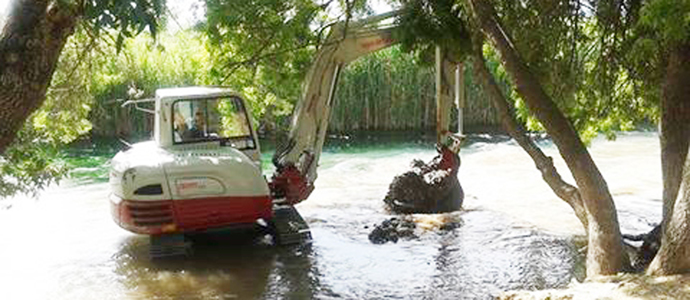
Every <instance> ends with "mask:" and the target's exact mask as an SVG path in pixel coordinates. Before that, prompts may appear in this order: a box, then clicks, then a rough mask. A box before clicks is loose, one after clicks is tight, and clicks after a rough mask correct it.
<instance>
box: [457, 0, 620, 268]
mask: <svg viewBox="0 0 690 300" xmlns="http://www.w3.org/2000/svg"><path fill="white" fill-rule="evenodd" d="M470 4H471V7H472V9H473V11H474V14H475V15H476V17H477V19H478V20H477V21H478V24H479V26H480V27H481V29H482V31H483V32H484V33H485V34H486V35H487V36H488V37H490V38H491V40H492V41H493V44H494V46H495V47H496V49H498V51H499V53H500V54H501V58H502V63H503V66H504V67H505V68H506V70H507V71H508V73H509V74H510V75H511V77H512V78H513V81H514V84H515V86H516V89H517V91H518V93H520V95H521V96H522V97H523V99H524V100H525V103H526V104H527V107H528V108H529V109H530V111H531V112H532V113H533V114H534V115H535V116H536V117H537V119H538V120H539V121H540V122H541V123H542V124H543V125H544V127H545V128H546V131H547V133H548V134H549V135H550V136H551V138H552V139H553V141H554V143H555V144H556V146H557V147H558V150H559V152H560V154H561V156H562V157H563V159H564V160H565V162H566V164H567V165H568V168H569V169H570V171H571V173H572V174H573V177H574V178H575V182H576V183H577V186H578V187H579V190H580V195H581V197H582V200H583V203H584V207H585V211H586V213H587V216H588V226H589V227H588V230H587V233H588V234H587V236H588V248H587V276H593V275H609V274H615V273H617V272H618V271H620V270H621V269H622V268H623V257H624V256H623V252H622V250H623V244H622V239H621V234H620V228H619V226H618V216H617V213H616V207H615V205H614V203H613V200H612V198H611V194H610V193H609V190H608V186H607V185H606V181H605V180H604V178H603V176H602V175H601V173H600V172H599V169H598V168H597V166H596V165H595V164H594V161H593V160H592V158H591V156H590V155H589V152H588V151H587V148H586V147H585V145H584V144H583V143H582V141H581V140H580V138H579V136H578V134H577V132H576V131H575V129H574V128H573V127H572V125H571V124H570V122H569V121H568V119H567V118H566V117H565V115H563V113H562V112H561V111H560V110H559V109H558V107H557V106H556V104H555V103H554V102H553V100H552V99H551V98H550V97H549V96H548V95H547V94H546V92H545V91H544V89H543V88H542V86H541V84H540V83H539V80H537V78H535V76H534V75H533V74H532V72H531V71H530V70H529V69H528V67H527V65H526V64H525V63H524V62H523V61H522V59H521V58H520V55H519V54H518V53H517V50H516V49H515V48H514V46H513V43H512V41H511V40H510V38H509V37H508V36H507V34H506V32H505V31H504V30H503V28H501V26H500V24H499V21H498V19H497V17H496V13H495V11H494V9H493V7H492V6H491V3H489V2H488V1H487V0H471V1H470Z"/></svg>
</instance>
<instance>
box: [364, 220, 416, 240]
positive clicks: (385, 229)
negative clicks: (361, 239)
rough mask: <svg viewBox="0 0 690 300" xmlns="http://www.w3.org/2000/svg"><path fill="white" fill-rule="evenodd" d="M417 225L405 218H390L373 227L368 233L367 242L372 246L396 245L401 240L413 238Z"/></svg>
mask: <svg viewBox="0 0 690 300" xmlns="http://www.w3.org/2000/svg"><path fill="white" fill-rule="evenodd" d="M416 227H417V224H415V223H414V221H413V220H410V219H406V218H391V219H388V220H385V221H383V222H381V224H379V225H376V226H374V230H372V231H371V233H369V241H370V242H372V243H374V244H385V243H387V242H393V243H397V242H398V240H399V239H401V238H408V239H409V238H414V237H416V235H415V234H414V230H415V228H416Z"/></svg>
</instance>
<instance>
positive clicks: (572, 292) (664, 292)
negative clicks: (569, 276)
mask: <svg viewBox="0 0 690 300" xmlns="http://www.w3.org/2000/svg"><path fill="white" fill-rule="evenodd" d="M498 299H500V300H590V299H597V300H599V299H601V300H604V299H606V300H608V299H611V300H632V299H635V300H638V299H640V300H657V299H661V300H663V299H669V300H670V299H674V300H675V299H690V274H688V275H678V276H665V277H650V276H644V275H633V274H622V275H616V276H605V277H600V278H596V279H593V280H588V281H585V282H583V283H577V282H575V283H572V284H571V285H570V286H569V287H568V288H566V289H559V290H542V291H508V292H505V293H503V295H501V296H499V297H498Z"/></svg>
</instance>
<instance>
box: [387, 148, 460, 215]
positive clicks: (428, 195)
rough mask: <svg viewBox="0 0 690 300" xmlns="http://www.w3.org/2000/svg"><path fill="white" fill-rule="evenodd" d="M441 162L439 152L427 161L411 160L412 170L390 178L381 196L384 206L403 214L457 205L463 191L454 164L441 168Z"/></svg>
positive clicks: (437, 209)
mask: <svg viewBox="0 0 690 300" xmlns="http://www.w3.org/2000/svg"><path fill="white" fill-rule="evenodd" d="M456 158H457V157H456ZM457 159H458V161H459V158H457ZM440 165H441V156H440V155H439V156H437V157H435V158H434V159H432V160H431V161H430V162H429V163H428V164H427V163H424V162H423V161H421V160H418V159H415V160H413V161H412V163H411V167H412V170H410V171H408V172H405V173H403V174H401V175H398V176H396V177H395V178H393V182H391V184H390V186H389V187H388V193H387V194H386V197H385V198H384V199H383V202H384V203H385V205H386V207H387V208H388V209H389V210H390V211H392V212H394V213H403V214H409V213H442V212H451V211H456V210H458V209H460V208H461V207H462V201H463V199H464V197H465V194H464V192H463V190H462V186H460V181H458V176H457V168H445V169H444V168H441V167H440Z"/></svg>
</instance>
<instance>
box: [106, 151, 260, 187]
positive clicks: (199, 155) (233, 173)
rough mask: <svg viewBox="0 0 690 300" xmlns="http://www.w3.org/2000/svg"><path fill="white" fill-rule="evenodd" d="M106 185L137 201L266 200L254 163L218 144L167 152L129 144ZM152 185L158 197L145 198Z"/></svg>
mask: <svg viewBox="0 0 690 300" xmlns="http://www.w3.org/2000/svg"><path fill="white" fill-rule="evenodd" d="M110 183H111V186H112V190H113V193H114V194H115V195H117V196H119V197H122V198H124V199H138V200H147V199H152V200H153V199H173V200H176V199H192V198H201V197H220V196H263V195H268V194H269V190H268V185H267V183H266V180H265V179H264V178H263V176H262V174H261V168H260V166H259V165H258V163H256V162H254V161H252V160H251V159H249V158H248V157H247V156H246V155H245V154H244V153H242V152H241V151H239V150H237V149H235V148H232V147H227V146H220V145H218V143H207V144H194V145H183V146H177V147H171V148H161V147H159V146H158V145H157V144H156V143H155V142H152V141H151V142H143V143H138V144H135V145H133V147H132V148H131V149H129V150H127V151H123V152H120V153H118V154H117V155H116V156H115V157H114V158H113V160H112V171H111V174H110ZM156 185H160V191H161V193H160V194H156V195H153V194H151V193H150V192H149V193H146V192H147V191H150V190H156V189H155V187H156ZM147 187H149V189H148V190H146V188H147ZM150 187H153V188H150ZM137 191H144V193H143V194H142V193H140V192H137Z"/></svg>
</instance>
